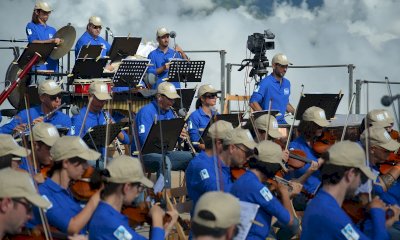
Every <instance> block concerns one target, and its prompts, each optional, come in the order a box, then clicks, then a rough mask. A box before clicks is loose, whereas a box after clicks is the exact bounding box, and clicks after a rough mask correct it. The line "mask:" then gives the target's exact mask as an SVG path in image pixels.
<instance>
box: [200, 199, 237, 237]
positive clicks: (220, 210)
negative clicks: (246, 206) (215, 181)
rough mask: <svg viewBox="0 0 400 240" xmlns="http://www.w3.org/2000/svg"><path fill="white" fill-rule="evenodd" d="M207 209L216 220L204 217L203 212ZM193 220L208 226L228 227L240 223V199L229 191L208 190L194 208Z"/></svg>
mask: <svg viewBox="0 0 400 240" xmlns="http://www.w3.org/2000/svg"><path fill="white" fill-rule="evenodd" d="M203 211H207V212H210V213H211V214H212V215H213V216H214V220H209V219H204V218H202V217H201V215H202V214H201V212H203ZM193 222H195V223H197V224H199V225H201V226H204V227H208V228H222V229H227V228H229V227H231V226H233V225H237V224H239V223H240V203H239V200H238V199H237V198H236V197H234V196H233V195H231V194H229V193H224V192H207V193H205V194H203V195H202V196H201V197H200V199H199V201H198V202H197V204H196V206H195V208H194V217H193Z"/></svg>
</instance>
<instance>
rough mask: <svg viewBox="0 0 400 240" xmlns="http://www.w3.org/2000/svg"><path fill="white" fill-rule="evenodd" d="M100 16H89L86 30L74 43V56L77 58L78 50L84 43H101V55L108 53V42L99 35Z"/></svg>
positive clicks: (100, 26) (100, 27)
mask: <svg viewBox="0 0 400 240" xmlns="http://www.w3.org/2000/svg"><path fill="white" fill-rule="evenodd" d="M102 25H103V24H102V22H101V18H100V17H97V16H91V17H90V18H89V23H88V24H87V25H86V32H85V33H84V34H82V36H81V37H80V38H79V39H78V41H77V42H76V45H75V58H78V54H79V51H80V50H81V48H82V47H84V46H86V45H88V44H89V45H101V46H102V51H101V57H105V56H107V55H108V53H109V51H110V48H111V46H110V44H109V43H108V42H107V41H106V40H104V38H102V37H101V36H100V32H101V29H102Z"/></svg>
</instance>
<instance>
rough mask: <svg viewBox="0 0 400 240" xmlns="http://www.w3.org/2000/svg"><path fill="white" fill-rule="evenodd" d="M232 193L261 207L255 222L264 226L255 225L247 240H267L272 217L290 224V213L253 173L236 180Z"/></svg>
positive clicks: (249, 172)
mask: <svg viewBox="0 0 400 240" xmlns="http://www.w3.org/2000/svg"><path fill="white" fill-rule="evenodd" d="M231 193H232V194H233V195H234V196H236V197H237V198H239V200H241V201H245V202H250V203H254V204H258V205H260V208H259V209H258V212H257V215H256V218H255V220H256V221H257V222H259V223H261V224H263V225H264V226H262V227H261V226H259V225H256V224H253V225H252V226H251V228H250V231H249V233H248V235H247V237H246V239H266V238H267V236H268V234H269V231H270V226H271V218H272V216H275V217H276V218H277V219H278V221H279V222H280V223H282V224H283V225H287V224H289V222H290V214H289V211H288V210H287V209H286V208H284V207H283V206H282V204H281V203H280V202H279V200H278V199H277V198H276V197H275V196H274V195H273V194H272V193H271V192H270V191H269V189H268V188H267V187H266V186H265V185H264V184H262V183H261V182H260V181H259V180H258V178H257V176H256V175H255V174H254V173H253V172H251V171H246V173H245V174H243V175H242V176H241V177H240V178H239V179H238V180H236V182H235V183H233V186H232V189H231Z"/></svg>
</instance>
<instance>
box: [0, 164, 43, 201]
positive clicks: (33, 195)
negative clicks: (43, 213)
mask: <svg viewBox="0 0 400 240" xmlns="http://www.w3.org/2000/svg"><path fill="white" fill-rule="evenodd" d="M6 197H8V198H26V199H27V200H28V201H29V202H31V203H32V204H34V205H36V206H38V207H40V208H48V207H50V202H49V201H47V200H46V199H44V198H42V197H41V196H40V195H39V194H38V193H37V191H36V189H35V186H34V185H33V181H32V179H31V177H30V176H29V174H28V173H26V172H22V171H16V170H13V169H11V168H4V169H2V170H0V198H6Z"/></svg>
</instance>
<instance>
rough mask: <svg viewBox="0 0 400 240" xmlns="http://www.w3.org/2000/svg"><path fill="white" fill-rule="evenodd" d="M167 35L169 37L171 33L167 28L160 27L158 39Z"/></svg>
mask: <svg viewBox="0 0 400 240" xmlns="http://www.w3.org/2000/svg"><path fill="white" fill-rule="evenodd" d="M167 34H168V35H169V31H168V29H166V28H165V27H160V28H159V29H157V37H162V36H164V35H167Z"/></svg>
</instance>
